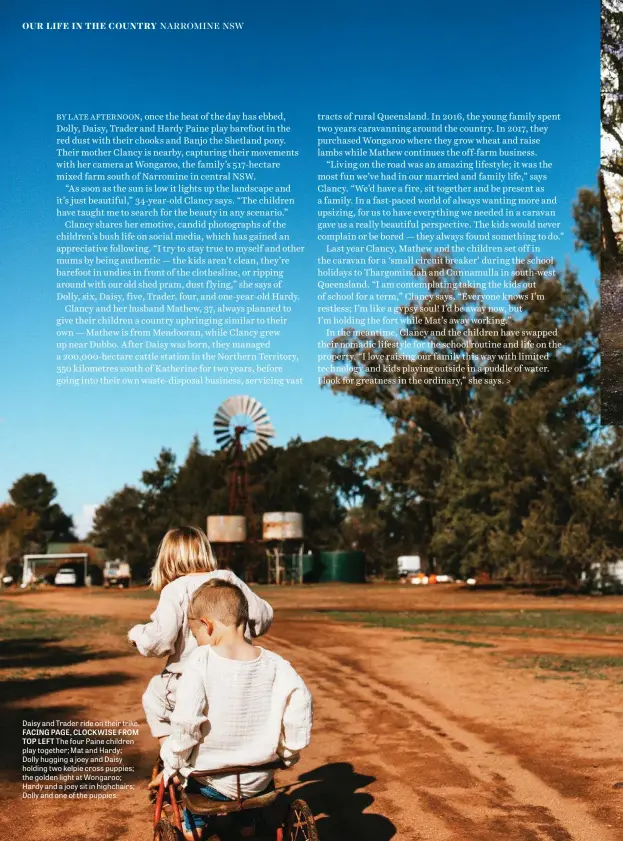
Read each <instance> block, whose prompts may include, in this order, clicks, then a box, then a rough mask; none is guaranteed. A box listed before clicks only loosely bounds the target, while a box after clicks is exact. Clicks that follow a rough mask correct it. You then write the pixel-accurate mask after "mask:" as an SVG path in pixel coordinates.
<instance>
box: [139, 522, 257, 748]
mask: <svg viewBox="0 0 623 841" xmlns="http://www.w3.org/2000/svg"><path fill="white" fill-rule="evenodd" d="M211 578H220V579H222V580H223V581H229V582H230V583H231V584H235V585H236V587H239V588H240V589H241V590H242V592H243V593H244V594H245V596H246V599H247V602H248V604H249V626H248V628H247V631H248V634H247V635H248V636H260V635H261V634H264V633H266V631H267V630H268V629H269V627H270V624H271V622H272V619H273V609H272V607H271V606H270V605H269V604H268V602H265V601H264V600H263V599H260V598H259V596H256V595H255V593H254V592H253V591H252V590H250V589H249V587H247V585H246V584H245V583H244V581H241V580H240V579H239V578H238V577H237V576H236V575H234V573H233V572H230V571H229V570H225V569H217V564H216V559H215V557H214V555H213V554H212V547H211V546H210V543H209V542H208V538H207V537H206V535H205V534H204V532H203V531H202V530H201V529H197V528H193V527H190V526H187V527H183V528H178V529H171V530H170V531H168V532H167V533H166V534H165V536H164V538H163V540H162V543H161V544H160V548H159V550H158V557H157V559H156V563H155V564H154V567H153V569H152V571H151V586H152V588H153V589H154V590H156V592H158V593H160V600H159V601H158V606H157V608H156V609H155V611H154V612H153V613H152V615H151V618H150V621H149V622H148V623H147V624H146V625H135V626H134V627H133V628H132V629H131V630H130V632H129V633H128V639H129V640H130V642H131V643H132V644H133V645H135V646H136V648H137V649H138V651H139V652H140V653H141V654H143V655H144V656H145V657H164V656H165V655H167V662H166V666H165V668H164V669H163V671H162V672H161V673H160V674H158V675H156V676H155V677H153V678H152V679H151V680H150V681H149V684H148V686H147V689H146V691H145V694H144V695H143V708H144V710H145V716H146V718H147V723H148V724H149V728H150V730H151V733H152V735H153V736H154V737H155V738H156V739H159V740H160V741H161V742H162V741H164V739H166V737H167V736H168V735H169V733H170V732H171V725H170V716H171V713H172V712H173V710H174V709H175V692H176V689H177V681H178V679H179V677H180V675H181V674H182V672H183V671H184V664H185V663H186V661H187V659H188V657H189V655H190V654H191V653H192V651H193V650H194V649H195V648H196V646H197V643H196V642H195V638H194V637H193V635H192V633H191V632H190V629H189V627H188V619H187V614H188V606H189V603H190V600H191V598H192V595H193V593H194V592H195V590H196V589H197V588H198V587H201V585H202V584H205V582H206V581H209V580H210V579H211Z"/></svg>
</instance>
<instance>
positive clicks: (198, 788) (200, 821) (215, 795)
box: [184, 777, 275, 832]
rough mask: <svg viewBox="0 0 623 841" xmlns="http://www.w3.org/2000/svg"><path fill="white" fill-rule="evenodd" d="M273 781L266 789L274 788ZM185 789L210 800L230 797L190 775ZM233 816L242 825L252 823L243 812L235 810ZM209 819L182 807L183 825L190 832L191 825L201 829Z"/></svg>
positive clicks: (229, 799)
mask: <svg viewBox="0 0 623 841" xmlns="http://www.w3.org/2000/svg"><path fill="white" fill-rule="evenodd" d="M274 786H275V782H274V780H271V781H270V784H269V786H268V787H267V789H266V791H269V790H270V789H272V788H274ZM186 791H187V792H188V793H189V794H201V795H203V797H207V798H209V799H210V800H220V801H225V802H231V800H232V798H231V797H226V796H225V795H224V794H221V792H220V791H217V790H216V789H215V788H213V787H212V786H210V785H200V784H199V783H198V782H197V781H196V780H194V779H193V778H192V777H191V778H190V779H189V780H188V784H187V786H186ZM233 817H234V818H236V819H237V821H238V823H239V824H240V825H241V826H242V825H248V824H249V823H252V821H253V818H252V817H251V816H250V815H249V814H248V813H245V812H236V813H234V815H233ZM207 820H210V819H209V818H205V817H204V816H203V815H195V814H194V813H193V812H190V811H189V810H188V809H184V827H185V829H186V831H187V832H192V830H193V827H194V828H195V829H203V828H204V827H205V826H206V821H207Z"/></svg>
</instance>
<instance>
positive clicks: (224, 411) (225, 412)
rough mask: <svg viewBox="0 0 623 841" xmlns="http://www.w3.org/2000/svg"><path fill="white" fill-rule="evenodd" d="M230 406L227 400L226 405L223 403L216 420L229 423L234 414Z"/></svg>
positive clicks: (217, 412) (217, 411)
mask: <svg viewBox="0 0 623 841" xmlns="http://www.w3.org/2000/svg"><path fill="white" fill-rule="evenodd" d="M228 404H229V400H226V401H225V402H224V403H221V405H220V406H219V407H218V409H217V410H216V415H215V420H217V419H218V420H225V421H228V420H229V419H230V418H231V416H232V412H231V410H230V408H229V405H228Z"/></svg>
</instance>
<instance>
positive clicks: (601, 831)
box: [0, 586, 623, 841]
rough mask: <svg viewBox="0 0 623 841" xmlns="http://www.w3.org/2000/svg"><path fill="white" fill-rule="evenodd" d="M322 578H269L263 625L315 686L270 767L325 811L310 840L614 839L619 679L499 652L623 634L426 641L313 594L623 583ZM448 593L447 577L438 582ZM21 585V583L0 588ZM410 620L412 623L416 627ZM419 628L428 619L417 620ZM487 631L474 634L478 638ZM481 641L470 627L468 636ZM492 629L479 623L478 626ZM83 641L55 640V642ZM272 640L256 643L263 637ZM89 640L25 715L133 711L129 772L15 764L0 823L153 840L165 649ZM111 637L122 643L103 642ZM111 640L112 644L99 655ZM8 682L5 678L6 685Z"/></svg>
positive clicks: (603, 604)
mask: <svg viewBox="0 0 623 841" xmlns="http://www.w3.org/2000/svg"><path fill="white" fill-rule="evenodd" d="M414 589H415V588H403V587H399V586H395V587H378V588H357V587H343V588H339V587H327V588H322V587H314V588H311V589H309V590H305V589H295V588H281V589H280V590H279V591H276V590H272V591H270V592H267V594H266V597H267V598H269V599H270V600H271V601H272V602H273V604H274V606H275V609H276V621H275V624H274V626H273V629H272V630H271V632H270V634H269V635H268V636H267V638H266V640H265V644H266V645H267V647H269V648H272V649H274V650H276V651H277V652H279V653H280V654H282V655H283V656H284V657H286V658H287V659H288V660H290V661H291V662H292V663H293V665H294V666H295V667H296V668H297V670H298V671H299V672H300V673H301V674H302V676H303V677H304V679H305V681H306V682H307V684H308V686H309V688H310V689H311V691H312V694H313V696H314V704H315V724H314V734H313V741H312V745H311V746H310V748H309V749H308V750H307V751H306V752H305V754H304V757H303V759H302V760H301V763H300V764H299V765H298V766H296V768H294V769H292V770H291V771H290V772H288V774H285V775H282V776H281V779H280V782H282V783H285V782H295V781H297V780H298V787H299V789H300V795H301V796H303V797H305V798H306V799H308V800H309V802H310V804H311V805H312V808H313V810H314V812H315V813H316V814H317V816H318V825H319V832H320V841H338V839H339V841H350V839H354V841H390V839H396V841H621V839H623V821H622V820H621V814H622V811H623V790H616V789H614V788H613V784H614V783H615V782H617V781H619V780H623V735H622V732H621V728H622V725H623V708H622V705H621V697H622V694H623V693H622V691H621V690H622V689H623V687H622V686H621V684H620V683H618V682H616V681H614V680H610V679H607V680H582V679H578V680H573V681H567V680H537V679H536V677H535V673H534V671H533V670H530V669H525V668H511V667H509V666H508V665H505V663H504V658H507V657H511V656H517V657H521V656H525V655H526V654H533V655H534V654H535V653H539V654H541V653H544V652H547V653H550V652H551V653H565V654H571V653H578V652H587V653H589V654H599V655H608V656H610V655H613V654H616V655H619V656H620V655H621V650H620V649H621V645H620V643H619V642H618V641H617V638H616V637H600V636H593V637H591V636H589V635H582V634H577V635H568V636H565V635H563V634H561V633H560V632H551V633H547V632H539V631H532V632H530V633H527V634H524V635H521V636H520V635H513V634H512V633H510V632H508V629H497V630H496V636H495V637H491V638H490V639H493V640H494V642H495V647H494V648H468V647H461V646H452V645H449V644H446V643H443V641H442V640H441V639H440V641H439V642H435V641H434V640H433V641H424V640H422V639H419V638H417V637H416V636H414V633H415V632H414V633H412V632H411V629H409V630H404V629H402V630H401V629H388V628H368V627H362V626H360V625H357V624H347V623H338V622H333V621H330V620H329V619H327V618H326V617H325V616H323V615H322V614H314V613H313V612H311V611H313V610H314V609H316V610H317V609H326V608H331V609H337V610H374V609H382V610H407V609H410V610H418V609H421V610H437V609H442V610H443V609H447V610H457V609H469V610H476V609H477V610H484V609H487V610H500V609H507V610H508V609H510V610H515V609H520V608H532V609H539V610H545V609H563V608H564V609H567V610H574V611H577V610H583V609H587V610H591V611H594V610H603V611H605V612H607V611H620V610H621V608H622V606H623V602H622V600H620V599H601V600H580V599H557V600H547V602H548V603H547V604H545V603H544V601H545V600H543V599H535V598H531V597H520V596H506V595H504V594H495V593H492V594H483V595H482V596H479V597H477V598H476V597H475V594H474V597H471V596H470V598H468V599H466V598H465V597H463V596H462V595H461V594H460V593H458V592H457V591H455V590H452V591H450V590H447V591H445V592H444V593H443V594H440V595H437V594H432V593H427V592H418V593H417V594H416V593H413V592H412V591H413V590H414ZM440 592H441V591H440ZM9 598H13V597H9ZM15 603H16V604H17V603H18V604H19V606H20V607H33V608H38V609H43V610H46V611H53V612H61V613H67V614H74V615H76V614H83V615H84V614H88V615H100V616H109V617H115V618H116V619H118V620H120V621H121V622H124V623H125V622H126V621H127V625H128V627H129V626H130V625H131V624H133V623H134V622H135V621H145V620H146V619H147V617H148V615H149V613H150V612H151V610H152V609H153V602H151V601H149V600H146V599H139V598H133V597H132V595H131V594H126V593H118V594H117V593H110V594H104V593H101V592H97V591H94V592H92V593H85V592H83V593H80V592H78V591H58V590H54V591H50V592H42V593H33V594H25V595H20V596H19V597H18V598H17V599H15ZM417 633H420V631H418V632H417ZM421 633H424V632H421ZM482 638H483V639H484V637H482ZM474 639H480V637H474ZM488 639H489V638H488ZM73 642H75V644H76V645H78V644H80V640H76V641H64V644H70V643H73ZM262 644H264V643H262ZM119 646H120V643H119V637H118V636H102V637H101V638H99V639H98V641H97V649H98V652H99V653H98V657H97V658H95V659H89V660H84V661H82V662H79V663H78V664H77V665H72V666H71V669H70V670H69V672H70V675H71V680H72V685H71V687H70V688H61V689H58V691H52V692H49V693H47V694H41V695H38V696H36V697H34V696H31V697H30V700H28V701H27V706H23V705H22V706H21V709H20V705H19V704H18V703H17V702H15V703H12V704H9V705H8V707H7V708H8V709H9V710H12V711H13V712H15V711H16V710H19V715H20V718H21V716H22V714H23V716H24V717H31V718H33V719H36V718H37V716H38V715H43V714H44V713H45V712H46V710H47V711H49V710H52V711H54V714H55V715H56V714H58V715H57V717H58V718H61V717H63V715H62V714H61V713H62V712H63V711H65V712H67V711H70V712H68V713H67V714H70V715H72V716H76V717H79V718H83V719H87V718H89V719H93V720H97V719H107V718H113V717H114V718H127V719H137V718H138V720H139V721H140V722H141V725H142V726H141V736H140V738H139V739H138V742H137V746H136V750H135V751H134V752H133V754H132V756H128V757H126V759H127V760H128V761H132V762H133V763H134V764H135V765H136V767H137V787H136V789H135V790H134V791H131V792H126V793H123V794H122V795H120V796H119V797H118V799H117V800H116V801H112V805H110V803H111V802H110V801H109V802H108V804H105V803H103V802H102V801H89V802H88V804H86V805H85V804H84V803H82V802H79V803H76V802H73V801H72V802H67V801H61V802H54V801H40V802H32V801H29V800H22V799H21V787H20V784H19V781H18V778H17V777H16V775H15V774H12V775H11V774H9V775H8V776H9V778H10V779H9V783H8V787H7V788H5V793H8V794H9V795H11V797H14V798H15V800H14V802H13V804H12V806H11V808H10V809H6V808H5V809H3V810H2V812H1V814H2V820H3V822H4V823H5V828H4V830H3V836H2V837H3V838H4V839H8V841H12V839H15V841H17V839H22V838H24V837H26V836H28V837H29V838H32V839H36V841H52V839H54V841H56V839H68V841H69V839H71V841H87V839H89V840H90V839H98V841H150V839H151V837H152V835H151V830H150V819H151V811H150V807H149V805H148V802H147V796H146V793H145V789H144V788H143V787H142V786H143V780H146V779H147V778H148V775H149V771H150V768H151V765H152V762H153V758H154V754H155V747H154V744H153V741H152V739H151V737H150V736H149V734H148V732H147V728H146V726H145V725H144V717H143V712H142V708H141V703H140V698H141V694H142V692H143V689H144V686H145V684H146V683H147V681H148V679H149V678H150V676H151V675H153V674H155V673H156V672H157V671H158V667H159V665H160V664H159V662H158V661H156V660H148V659H146V658H142V657H140V656H138V655H137V654H136V653H135V652H134V651H133V650H132V649H131V648H130V647H129V646H128V648H127V649H126V648H125V647H123V648H122V649H121V650H119ZM113 648H114V651H113V650H112V649H113ZM107 652H109V655H107ZM0 686H1V684H0Z"/></svg>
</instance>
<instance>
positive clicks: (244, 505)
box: [214, 395, 275, 515]
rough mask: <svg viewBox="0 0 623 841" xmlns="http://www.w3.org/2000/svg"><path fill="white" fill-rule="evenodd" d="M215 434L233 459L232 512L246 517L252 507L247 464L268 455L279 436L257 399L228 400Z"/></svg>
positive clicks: (218, 414)
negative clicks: (265, 453) (270, 444)
mask: <svg viewBox="0 0 623 841" xmlns="http://www.w3.org/2000/svg"><path fill="white" fill-rule="evenodd" d="M214 435H215V436H216V441H217V444H218V445H219V447H220V449H221V450H223V451H224V452H227V453H228V454H229V455H230V456H231V472H230V478H229V513H230V515H233V514H246V513H247V510H248V507H249V484H248V479H247V464H248V463H249V462H251V461H254V460H255V459H256V458H258V456H260V455H262V453H264V452H266V450H267V449H268V446H269V442H270V439H271V438H274V436H275V428H274V427H273V425H272V423H271V420H270V418H269V417H268V414H267V413H266V410H265V409H264V407H263V406H262V404H261V403H260V402H259V400H256V399H255V398H254V397H247V396H244V395H239V396H237V397H228V398H227V400H225V402H224V403H222V404H221V405H220V406H219V408H218V409H217V410H216V415H215V416H214Z"/></svg>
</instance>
